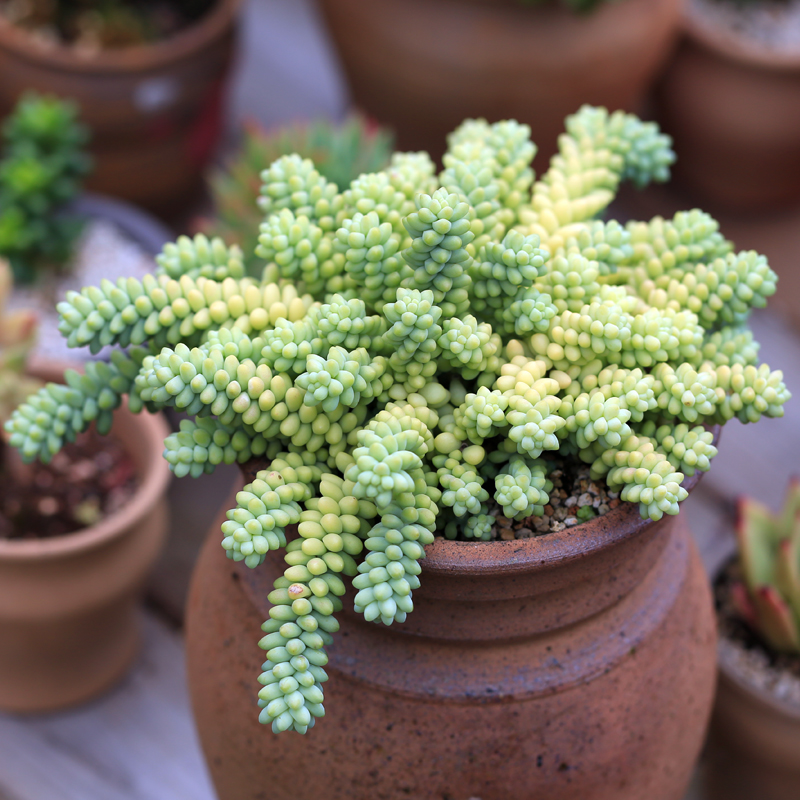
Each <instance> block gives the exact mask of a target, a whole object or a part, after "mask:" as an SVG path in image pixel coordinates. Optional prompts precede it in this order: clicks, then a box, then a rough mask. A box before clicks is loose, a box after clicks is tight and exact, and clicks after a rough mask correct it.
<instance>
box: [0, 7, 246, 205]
mask: <svg viewBox="0 0 800 800" xmlns="http://www.w3.org/2000/svg"><path fill="white" fill-rule="evenodd" d="M240 4H241V0H218V2H217V4H216V6H215V7H214V8H213V9H212V10H211V11H209V12H208V13H207V14H206V15H205V16H204V17H202V18H201V19H200V20H198V21H197V22H196V23H195V24H193V25H191V26H190V27H187V28H186V29H185V30H183V31H181V32H179V33H177V34H176V35H175V36H173V37H170V38H169V39H166V40H164V41H162V42H158V43H156V44H153V45H146V46H135V47H129V48H124V49H120V50H116V51H104V52H101V53H99V54H97V55H95V56H90V57H81V56H79V55H77V54H76V53H75V52H74V51H73V50H72V49H70V48H67V47H64V46H54V45H47V46H43V45H41V44H38V43H37V41H36V40H35V39H34V38H33V37H31V35H30V34H28V33H26V32H25V31H23V30H21V29H19V28H17V27H15V26H13V25H10V24H9V23H8V22H5V21H4V20H3V18H2V17H0V75H2V76H3V79H2V82H0V114H5V113H7V112H8V111H9V110H10V109H11V108H12V107H13V105H14V103H15V102H16V99H17V97H18V96H19V95H20V94H21V93H22V92H23V91H25V90H28V89H34V90H36V91H40V92H49V93H53V94H57V95H60V96H63V97H71V98H73V99H74V100H76V101H77V102H78V104H79V106H80V110H81V117H82V119H83V121H84V122H86V123H87V125H89V127H90V128H91V132H92V140H91V148H90V149H91V152H92V154H93V155H94V157H95V168H94V170H93V172H92V174H91V176H90V177H89V179H88V180H87V186H88V187H89V188H90V189H92V190H94V191H98V192H102V193H105V194H110V195H114V196H116V197H121V198H124V199H126V200H130V201H132V202H135V203H138V204H140V205H143V206H146V207H147V208H149V209H151V210H154V211H157V212H159V213H162V214H167V215H170V214H174V213H175V211H176V210H178V209H176V205H178V204H180V203H181V202H184V201H186V200H187V199H189V198H191V196H192V194H193V193H194V192H196V191H197V189H198V187H199V186H200V185H201V182H202V172H203V167H204V166H205V165H206V164H207V163H208V161H209V160H210V158H211V156H212V155H213V154H214V151H215V148H216V145H217V141H218V139H219V135H220V133H221V128H222V111H223V95H224V88H225V84H226V76H227V73H228V71H229V67H230V63H231V58H232V55H233V48H234V42H235V22H236V16H237V12H238V9H239V6H240Z"/></svg>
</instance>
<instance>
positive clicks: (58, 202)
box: [0, 94, 90, 283]
mask: <svg viewBox="0 0 800 800" xmlns="http://www.w3.org/2000/svg"><path fill="white" fill-rule="evenodd" d="M87 140H88V131H87V130H86V128H85V127H84V126H83V125H82V124H81V123H80V122H79V121H78V112H77V109H76V108H75V106H74V104H72V103H70V102H67V101H64V100H59V99H57V98H55V97H47V96H40V95H36V94H27V95H25V96H24V97H23V98H22V99H21V100H20V101H19V103H18V104H17V106H16V108H15V109H14V112H13V113H12V114H11V115H10V116H9V117H8V118H7V119H6V121H5V123H4V125H3V128H2V143H3V156H2V160H0V256H4V257H5V258H7V259H8V261H9V262H10V264H11V268H12V270H13V272H14V276H15V278H16V279H17V280H18V281H20V282H22V283H31V282H33V281H34V280H35V279H36V277H37V275H38V274H39V272H40V271H42V270H45V269H57V268H60V267H62V266H63V265H64V263H65V262H66V261H67V260H68V259H69V256H70V253H71V251H72V246H73V244H74V241H75V238H76V237H77V235H78V233H79V232H80V230H81V222H80V220H78V219H76V218H75V217H72V216H70V215H69V214H68V213H67V212H66V211H65V207H66V206H67V204H68V203H69V202H70V200H72V199H73V198H74V197H75V196H76V195H77V193H78V191H79V190H80V185H81V184H80V179H81V178H82V177H83V176H84V175H86V173H87V172H88V171H89V168H90V160H89V157H88V156H87V155H86V153H85V152H84V149H83V148H84V145H85V144H86V141H87Z"/></svg>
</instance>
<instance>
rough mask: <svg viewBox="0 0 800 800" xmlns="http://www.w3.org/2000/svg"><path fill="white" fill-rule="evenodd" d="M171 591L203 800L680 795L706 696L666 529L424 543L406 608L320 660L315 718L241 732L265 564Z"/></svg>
mask: <svg viewBox="0 0 800 800" xmlns="http://www.w3.org/2000/svg"><path fill="white" fill-rule="evenodd" d="M220 521H221V520H218V521H217V523H216V524H215V526H214V527H213V528H212V530H211V531H210V534H209V538H208V541H207V543H206V545H205V548H204V550H203V552H202V554H201V557H200V560H199V563H198V564H197V567H196V572H195V574H194V577H193V582H192V586H191V590H190V597H189V610H188V619H187V649H188V662H189V683H190V690H191V695H192V701H193V707H194V713H195V719H196V722H197V724H198V727H199V731H200V738H201V741H202V744H203V748H204V750H205V754H206V758H207V761H208V765H209V769H210V770H211V774H212V777H213V780H214V782H215V785H216V788H217V791H218V793H219V797H220V800H256V798H264V797H269V798H270V800H312V798H313V800H318V798H320V797H325V798H326V800H345V798H346V799H347V800H367V799H369V800H378V799H379V798H380V799H381V800H389V799H391V800H395V798H398V799H399V798H408V797H412V798H414V800H442V798H457V799H458V800H467V798H470V797H480V798H481V800H530V798H533V797H537V798H538V797H542V798H545V797H546V798H548V800H589V798H591V799H592V800H602V799H603V798H614V800H643V798H647V800H681V798H682V797H683V794H684V792H685V790H686V787H687V784H688V782H689V778H690V774H691V770H692V767H693V764H694V762H695V760H696V758H697V755H698V753H699V751H700V747H701V744H702V741H703V738H704V735H705V729H706V724H707V721H708V716H709V712H710V709H711V701H712V694H713V690H714V682H715V670H716V667H715V628H714V620H713V613H712V606H711V596H710V592H709V588H708V583H707V580H706V577H705V574H704V571H703V567H702V564H701V563H700V560H699V557H698V555H697V551H696V549H695V547H694V544H693V543H692V539H691V536H690V534H689V531H688V529H687V527H686V524H685V521H684V519H683V516H680V517H677V518H675V517H669V518H665V519H664V520H662V521H661V522H659V523H655V524H654V523H645V522H643V521H642V520H641V519H640V518H639V514H638V510H637V509H636V508H635V507H633V506H630V505H628V504H622V505H621V506H619V507H618V508H617V509H615V510H614V511H612V512H610V513H609V514H607V515H606V516H604V517H602V518H599V519H596V520H594V521H591V522H589V523H586V524H584V525H581V526H579V527H576V528H572V529H570V530H566V531H563V532H560V533H554V534H550V535H548V536H546V537H542V538H538V539H527V540H520V541H497V542H491V543H459V542H450V541H446V540H441V539H439V540H437V541H436V543H435V544H433V545H432V546H430V547H429V548H427V552H428V557H427V558H426V559H425V561H423V562H422V563H423V572H422V578H421V579H422V588H420V589H418V590H417V591H415V593H414V604H415V610H414V612H413V614H411V615H409V618H408V620H407V621H406V622H405V623H404V624H402V625H394V626H392V627H391V628H386V627H384V626H380V625H375V624H370V623H365V622H364V620H363V618H362V617H359V616H358V615H356V614H355V613H354V612H353V611H352V596H351V595H348V596H347V597H346V598H345V609H346V610H345V611H343V612H342V613H341V614H339V615H338V616H339V619H340V623H341V630H340V632H339V633H338V634H337V635H336V637H335V644H334V645H333V646H332V647H331V648H330V662H329V665H328V667H327V668H326V669H328V671H329V674H330V681H329V682H328V683H326V684H325V693H326V699H325V707H326V711H327V713H326V717H325V718H324V719H322V720H320V721H319V723H318V724H317V725H316V726H315V727H314V728H313V729H312V730H310V731H309V732H308V734H306V735H305V736H303V737H301V736H298V735H292V734H290V735H284V734H281V735H279V736H275V735H274V734H273V733H272V732H271V731H270V730H269V728H267V727H264V726H262V725H260V724H259V723H258V721H257V716H258V714H257V708H256V699H257V698H256V695H257V690H258V689H259V688H260V687H259V685H258V683H257V682H256V680H255V679H256V676H257V675H258V673H259V666H260V663H261V661H262V659H263V654H261V653H260V652H259V651H258V649H257V647H256V642H257V641H258V639H259V637H260V636H261V633H260V625H261V622H262V621H263V620H264V619H266V618H267V616H268V607H269V604H268V602H267V593H268V592H269V591H270V590H271V588H272V583H273V580H274V579H275V578H276V577H278V576H279V575H280V574H282V573H283V569H284V567H285V565H284V563H283V560H282V557H281V555H280V554H276V553H273V554H272V555H271V557H269V558H268V559H267V561H266V563H265V564H264V565H263V566H262V567H260V568H259V569H257V570H252V571H251V570H248V569H247V568H245V567H241V566H240V565H237V564H234V562H232V561H229V560H228V559H226V557H225V554H224V551H223V550H222V548H221V547H220V533H219V523H220Z"/></svg>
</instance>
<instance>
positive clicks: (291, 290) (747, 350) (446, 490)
mask: <svg viewBox="0 0 800 800" xmlns="http://www.w3.org/2000/svg"><path fill="white" fill-rule="evenodd" d="M528 135H529V131H528V129H527V128H526V127H525V126H524V125H518V124H517V123H515V122H504V123H496V124H494V125H489V124H488V123H486V122H485V121H482V120H471V121H467V122H465V123H464V124H463V125H462V126H461V127H459V129H458V130H457V131H456V132H454V134H453V135H452V136H451V138H450V149H449V151H448V153H447V155H446V156H445V158H444V164H445V170H444V171H443V172H442V173H441V175H440V176H439V178H438V180H437V178H436V176H435V174H434V167H433V163H432V161H431V160H430V159H429V158H428V156H427V155H426V154H420V153H399V154H395V156H394V157H393V159H392V161H391V164H390V166H389V167H388V168H387V169H386V170H384V171H383V172H378V173H371V174H368V175H362V176H360V177H359V178H357V179H356V180H354V181H353V182H352V183H351V185H350V186H349V187H342V191H341V192H339V191H338V190H337V189H336V187H334V185H333V184H331V183H328V182H326V181H325V179H324V178H321V177H320V175H319V173H318V172H317V171H316V170H315V169H314V167H313V164H311V162H309V161H307V160H306V161H304V160H302V159H300V158H296V157H283V158H281V159H279V160H278V161H277V162H275V164H273V165H272V167H270V169H269V170H267V171H266V173H265V188H264V193H263V198H264V199H263V202H262V205H263V207H264V210H265V212H266V217H265V219H264V222H263V225H262V226H261V235H260V245H259V248H258V253H259V254H260V256H261V257H262V258H263V259H264V262H265V263H264V269H263V277H262V280H261V281H260V282H259V281H257V280H255V279H253V278H250V277H243V274H242V272H241V268H240V263H241V257H240V254H239V253H238V251H237V250H236V249H235V248H233V247H226V246H225V245H223V244H222V243H221V242H218V241H209V240H207V239H204V238H202V237H196V238H195V239H194V240H190V239H186V238H182V239H180V240H179V241H178V242H177V243H176V244H174V245H168V246H167V247H166V248H165V251H164V254H163V255H162V256H161V258H160V259H159V264H160V269H159V274H158V275H156V276H148V277H147V278H145V279H144V280H143V281H141V282H139V281H135V280H132V279H131V280H121V281H118V282H117V283H116V284H112V283H110V282H108V281H105V282H103V283H102V285H101V286H100V287H89V288H87V289H84V290H82V291H81V292H71V293H69V294H68V295H67V297H66V299H65V300H64V302H63V303H61V304H60V305H59V311H60V313H61V328H60V329H61V331H62V333H63V334H64V336H65V337H66V338H67V340H68V343H69V344H70V345H71V346H82V345H88V346H89V347H90V348H91V349H92V350H93V351H96V350H98V349H100V348H101V347H104V346H107V345H111V346H116V347H118V348H127V347H129V345H137V346H138V349H136V348H131V349H130V350H129V352H128V353H125V352H124V350H122V349H118V350H116V351H115V352H114V355H113V356H112V361H111V363H110V364H96V365H95V364H93V365H91V366H89V367H87V374H86V375H85V376H83V377H81V376H78V375H76V374H71V375H69V376H68V377H67V383H68V385H67V386H66V387H58V386H53V385H50V386H48V387H46V388H45V389H43V390H41V391H40V392H39V394H38V395H36V396H34V397H32V398H31V399H30V400H29V401H28V402H27V403H25V404H23V405H22V406H20V408H19V409H18V410H17V411H16V412H15V414H14V416H13V417H12V419H11V420H10V421H9V423H8V425H7V429H8V430H9V431H10V433H11V442H12V444H13V445H14V446H16V447H18V448H19V449H20V451H21V452H22V454H23V456H24V457H25V458H28V459H30V458H35V457H40V458H44V459H47V458H50V457H52V455H53V453H55V452H56V451H57V450H58V448H59V447H60V446H61V445H62V444H63V442H65V441H69V440H70V439H71V438H73V437H74V435H75V434H76V433H77V432H78V431H80V430H83V429H84V428H85V427H86V426H87V425H88V424H89V422H90V421H91V420H92V419H97V420H98V424H99V425H100V426H101V427H103V428H107V427H108V425H109V424H110V421H111V412H112V410H113V409H114V408H115V407H116V406H117V405H118V404H119V403H120V402H121V401H122V396H123V395H124V394H127V395H128V401H129V403H130V405H131V407H132V408H133V409H134V410H139V409H141V408H142V407H147V408H148V409H149V410H155V409H160V408H177V409H180V410H182V411H184V412H185V413H187V414H188V415H189V416H190V417H191V419H188V420H185V421H184V422H182V423H181V426H180V430H179V431H177V432H175V433H173V434H171V435H170V436H169V437H168V438H167V440H166V442H165V457H166V459H167V461H168V462H169V464H170V467H171V469H173V471H174V472H175V473H176V474H177V475H191V476H197V475H201V474H203V473H207V472H210V471H212V470H213V469H214V468H215V466H216V465H217V464H221V463H242V462H243V461H246V460H248V459H251V458H257V457H258V458H261V459H263V460H264V461H265V462H267V464H266V465H265V466H266V467H267V468H266V469H264V470H262V471H261V472H259V473H258V475H257V476H256V479H255V480H254V481H253V482H252V483H251V484H249V485H248V486H247V487H245V489H244V490H243V491H242V492H240V493H239V495H238V497H237V505H236V508H234V509H232V510H231V512H229V514H228V520H227V521H226V522H225V524H224V526H223V547H224V548H225V550H226V552H227V554H228V555H229V557H230V558H232V559H234V560H236V561H241V562H242V563H243V564H244V565H245V566H248V567H257V566H258V565H259V564H261V562H262V561H264V560H265V558H267V557H268V554H269V552H270V551H272V550H275V549H278V548H285V550H286V557H285V558H286V563H287V567H286V570H285V573H284V575H283V576H282V577H281V578H279V579H278V580H277V581H276V583H275V591H274V592H273V593H272V594H271V595H270V600H271V602H272V603H273V605H274V607H273V609H272V611H271V613H270V619H269V620H268V621H267V622H266V623H265V624H264V632H265V634H266V635H265V637H264V639H263V640H262V642H261V645H262V647H263V648H264V649H265V650H266V651H267V659H266V661H265V663H264V668H263V669H264V671H263V673H262V675H261V677H260V678H259V680H260V682H261V684H262V689H261V691H260V693H259V705H260V706H261V709H262V710H261V714H260V719H261V721H262V722H265V723H270V724H271V725H272V727H273V730H275V731H276V732H279V731H284V730H290V729H291V730H295V731H299V732H305V731H306V730H307V729H308V728H309V727H310V726H311V725H312V724H313V723H314V720H315V719H317V718H318V717H320V716H322V714H323V713H324V709H323V690H322V684H323V683H324V681H325V680H326V679H327V675H326V673H325V670H324V666H325V664H326V663H327V655H326V653H325V647H326V646H327V645H328V644H330V643H331V641H332V635H333V634H334V633H335V632H336V630H337V623H336V620H335V618H334V617H333V614H334V613H335V612H336V611H337V610H339V609H340V608H341V600H340V597H341V596H342V595H343V594H344V592H345V589H346V585H347V583H348V582H352V585H353V587H354V588H355V590H356V595H355V607H356V610H357V611H358V612H359V613H362V614H363V615H364V617H365V619H367V620H368V621H375V622H379V623H382V624H387V625H388V624H392V623H393V622H395V621H397V622H402V621H403V620H404V619H405V617H406V615H407V614H409V613H411V611H412V609H413V592H414V590H415V589H417V587H418V586H419V585H420V579H421V578H420V573H421V571H422V567H421V564H420V562H421V560H422V559H423V558H424V557H425V546H426V545H428V544H430V543H431V542H432V541H433V539H434V536H435V535H436V534H437V533H438V534H442V535H444V536H447V537H449V538H460V539H472V540H483V539H488V538H491V535H492V526H493V522H494V516H493V515H494V514H496V513H498V512H500V511H502V513H503V514H504V515H505V516H507V517H509V518H514V519H520V520H521V519H525V518H527V517H530V516H535V515H541V514H542V513H543V508H544V506H545V505H546V504H547V502H548V493H549V491H550V489H551V485H550V483H549V481H548V478H547V472H548V468H549V467H548V458H550V457H551V456H552V455H553V454H556V453H559V452H560V453H561V455H562V456H564V457H567V456H569V457H575V458H580V459H582V460H583V461H585V462H586V463H588V464H590V465H591V473H592V475H593V477H594V478H596V479H600V478H601V477H604V478H605V480H606V481H607V482H608V483H609V485H610V486H612V487H613V488H614V489H616V490H618V491H619V492H620V496H621V497H622V499H623V500H626V501H630V502H632V503H636V504H638V508H639V511H640V513H641V515H642V516H643V517H644V518H646V519H651V520H658V519H660V518H661V517H662V516H663V515H664V514H676V513H678V510H679V504H680V502H681V501H682V500H683V499H684V498H685V497H686V489H685V488H684V487H683V486H682V485H681V484H682V482H683V479H684V476H685V475H687V474H689V475H691V474H693V473H694V472H696V471H703V470H706V469H708V467H709V462H710V460H711V459H712V458H713V456H714V455H715V453H716V448H715V447H714V444H713V435H712V433H711V432H710V430H709V428H710V426H711V425H713V424H717V423H721V422H724V421H726V420H728V419H730V418H732V417H737V418H738V419H739V420H741V421H743V422H755V421H757V420H758V419H759V418H760V417H761V416H773V417H775V416H780V415H781V414H782V413H783V411H782V407H783V404H784V403H785V402H786V400H787V399H788V398H789V393H788V392H787V390H786V387H785V385H784V384H783V382H782V376H781V373H780V372H778V371H772V370H770V368H769V367H768V366H767V365H766V364H759V363H758V345H757V344H756V343H755V342H754V341H753V338H752V334H751V333H750V332H749V330H748V329H747V327H746V317H747V314H748V312H749V310H750V308H752V307H758V306H761V305H763V304H764V302H765V300H766V298H767V297H768V296H769V295H770V294H772V293H773V292H774V291H775V280H776V278H775V275H774V273H773V272H772V271H771V270H770V268H769V266H768V264H767V262H766V260H765V259H764V258H763V257H762V256H759V255H758V254H756V253H738V254H736V253H734V251H733V249H732V246H731V245H730V243H728V242H726V241H725V240H724V239H723V238H722V236H721V234H720V233H719V231H718V226H717V224H716V222H714V220H712V219H711V218H710V217H708V216H707V215H705V214H703V213H702V212H699V211H691V212H686V213H683V214H678V215H676V216H675V217H674V218H672V219H671V220H664V219H661V218H656V219H654V220H651V221H650V222H646V223H630V224H628V225H625V226H623V225H620V224H619V223H617V222H615V221H613V220H608V221H601V220H598V219H597V218H596V217H597V215H599V214H600V213H601V212H603V211H604V209H605V208H606V206H607V205H608V203H609V202H610V201H611V199H612V198H613V196H614V193H615V192H616V189H617V187H618V185H619V183H620V181H622V180H626V179H630V180H633V181H634V182H636V183H637V184H640V185H643V184H645V183H647V182H648V181H651V180H664V179H665V178H666V177H667V175H668V166H669V164H670V163H671V162H672V160H673V154H672V151H671V150H670V147H669V140H668V139H667V137H665V136H663V135H662V134H660V133H659V132H658V130H657V128H656V127H655V126H653V125H651V124H646V123H642V122H641V121H640V120H638V119H637V118H635V117H632V116H630V115H625V114H622V113H619V112H618V113H615V114H611V115H609V114H607V113H606V112H605V111H604V110H603V109H593V108H589V107H585V108H583V109H581V111H580V112H578V114H577V115H575V116H574V117H571V118H569V119H568V121H567V133H566V134H564V135H563V136H562V137H561V139H560V140H559V153H558V155H556V156H555V157H554V158H553V159H552V162H551V166H550V169H549V170H548V171H547V173H545V175H544V176H542V178H541V179H540V180H539V181H536V182H533V172H532V170H531V167H530V162H531V159H532V157H533V154H534V152H535V148H534V146H533V144H532V143H531V142H530V141H529V139H528ZM295 526H296V527H295Z"/></svg>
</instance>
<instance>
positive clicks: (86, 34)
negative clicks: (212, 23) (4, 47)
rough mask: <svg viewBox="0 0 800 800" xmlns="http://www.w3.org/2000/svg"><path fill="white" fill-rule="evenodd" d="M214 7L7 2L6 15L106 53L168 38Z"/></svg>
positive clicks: (182, 2) (45, 34) (205, 0)
mask: <svg viewBox="0 0 800 800" xmlns="http://www.w3.org/2000/svg"><path fill="white" fill-rule="evenodd" d="M213 5H214V0H144V2H130V0H5V1H4V2H0V14H2V15H3V16H4V17H6V18H7V19H8V20H9V21H10V22H12V23H13V24H15V25H18V26H20V27H22V28H25V29H26V30H30V31H34V32H36V33H37V35H39V36H40V37H41V38H44V39H45V40H51V41H54V42H59V43H61V44H68V45H72V46H74V47H76V48H79V49H82V50H106V49H113V48H118V47H129V46H131V45H138V44H147V43H149V42H155V41H159V40H161V39H164V38H166V37H168V36H171V35H172V34H174V33H176V32H177V31H179V30H180V29H181V28H183V27H184V26H186V25H188V24H190V23H192V22H194V21H195V20H197V19H199V18H200V17H202V16H203V14H205V13H206V12H207V11H208V10H209V9H210V8H211V7H212V6H213Z"/></svg>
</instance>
